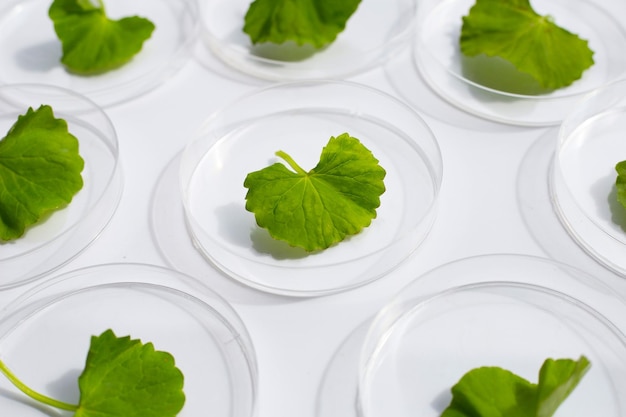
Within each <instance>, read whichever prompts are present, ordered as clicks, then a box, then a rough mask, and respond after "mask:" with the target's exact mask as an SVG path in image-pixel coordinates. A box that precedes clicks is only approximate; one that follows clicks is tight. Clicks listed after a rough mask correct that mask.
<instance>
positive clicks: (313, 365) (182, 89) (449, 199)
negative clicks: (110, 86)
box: [0, 0, 626, 417]
mask: <svg viewBox="0 0 626 417" xmlns="http://www.w3.org/2000/svg"><path fill="white" fill-rule="evenodd" d="M596 1H597V2H598V3H602V5H603V6H604V7H606V8H607V9H609V10H612V11H613V12H614V13H615V14H616V15H617V16H622V17H623V18H622V19H621V20H622V21H624V19H626V3H624V2H623V1H621V0H620V1H618V0H596ZM618 20H619V19H618ZM624 48H625V49H624V50H625V51H626V45H625V46H624ZM0 65H1V63H0ZM351 80H352V81H356V82H360V83H365V84H368V85H371V86H375V87H377V88H379V89H382V90H384V91H387V92H389V93H391V94H393V95H396V96H398V97H399V98H403V96H402V95H401V94H400V93H399V91H398V89H397V88H396V86H398V85H402V86H410V88H411V89H412V91H414V92H415V93H417V92H418V91H419V93H418V94H419V95H420V96H421V99H420V103H419V104H420V105H419V106H417V110H418V111H420V112H421V113H422V115H423V117H424V119H425V120H426V121H427V123H428V124H429V125H430V127H431V128H432V130H433V131H434V133H435V135H436V137H437V139H438V141H439V144H440V147H441V152H442V155H443V164H444V179H443V184H442V188H441V194H440V197H439V203H440V204H439V209H438V216H437V219H436V221H435V224H434V226H433V229H432V231H431V233H430V235H429V236H428V237H427V239H426V240H425V241H424V243H423V244H422V245H421V246H420V247H419V248H418V250H417V251H416V252H415V253H414V254H413V255H412V256H411V257H410V258H409V259H407V260H406V261H405V262H404V263H402V264H401V265H400V266H399V267H398V268H397V269H396V270H394V271H392V272H391V273H389V274H388V275H387V276H385V277H383V278H382V279H380V280H378V281H376V282H374V283H372V284H369V285H367V286H365V287H362V288H358V289H355V290H352V291H349V292H346V293H341V294H336V295H331V296H325V297H320V298H310V299H294V298H288V297H281V296H274V295H270V294H265V293H262V292H259V291H256V290H253V289H249V288H247V287H244V286H242V285H240V284H238V283H236V282H235V281H233V280H231V279H230V278H228V277H226V276H222V275H220V274H218V273H215V272H211V270H210V267H209V266H208V264H207V263H206V262H205V261H204V260H203V259H202V257H201V256H200V255H199V254H197V253H196V252H195V251H194V250H193V248H192V246H191V244H190V242H189V238H188V236H187V234H186V233H185V231H184V228H183V224H182V206H181V203H180V197H179V194H178V191H177V190H176V181H177V178H176V174H177V166H176V164H177V159H178V157H179V154H180V152H181V151H182V150H183V148H184V147H185V145H186V144H187V142H188V141H189V140H190V138H191V137H192V135H193V132H194V130H195V129H196V128H197V127H198V126H199V125H200V124H201V122H202V121H203V120H204V119H205V118H206V117H207V116H208V115H209V114H211V113H212V112H213V111H215V110H216V109H218V108H220V107H221V106H223V105H224V104H227V103H229V102H230V101H232V100H233V99H235V98H237V97H239V96H240V95H242V94H244V93H246V92H248V91H252V90H253V89H256V88H258V87H259V86H261V85H265V84H266V83H265V82H261V81H257V80H252V79H250V78H248V77H246V76H243V75H241V74H236V73H235V72H233V71H232V70H230V69H228V68H226V67H224V66H223V65H221V64H220V63H219V62H217V61H216V60H215V59H210V58H208V59H207V57H203V58H201V59H198V57H193V58H192V59H190V60H189V62H188V63H187V64H186V65H185V66H184V67H183V68H182V69H181V71H180V72H179V73H177V74H176V75H175V76H174V77H173V78H171V79H170V80H168V81H167V82H166V83H165V84H163V85H162V86H160V87H159V88H157V89H155V90H154V91H152V92H150V93H148V94H146V95H144V96H141V97H138V98H137V99H134V100H132V101H130V102H128V103H125V104H121V105H117V106H114V107H111V108H107V109H105V110H106V112H107V114H108V115H109V117H110V118H111V120H112V122H113V124H114V126H115V128H116V130H117V134H118V137H119V142H120V162H121V164H122V167H123V170H124V177H125V185H124V191H123V195H122V199H121V202H120V205H119V208H118V210H117V212H116V214H115V215H114V217H113V219H112V221H111V223H110V224H109V225H108V226H107V228H106V229H105V230H104V231H103V233H102V235H101V236H100V237H99V238H98V239H97V241H96V242H95V243H94V244H93V245H91V246H90V247H89V248H88V249H87V250H86V251H85V252H84V253H83V254H81V255H80V256H79V257H78V258H76V259H75V260H74V261H72V262H71V263H69V264H68V265H66V266H65V267H64V268H62V269H61V270H60V271H58V272H57V273H56V274H58V273H61V272H63V271H69V270H73V269H76V268H80V267H84V266H90V265H97V264H105V263H118V262H133V263H149V264H156V265H163V266H169V267H172V268H175V269H179V270H182V271H183V272H186V273H188V274H190V275H192V276H195V277H197V278H199V279H201V280H204V281H205V282H206V283H207V285H209V286H210V287H211V288H213V289H215V290H216V291H217V292H219V293H220V294H221V295H222V296H223V297H224V298H226V299H227V300H228V301H229V302H230V303H231V304H232V305H233V307H234V308H235V309H236V311H237V312H238V313H239V314H240V316H241V318H242V319H243V321H244V322H245V324H246V326H247V328H248V330H249V332H250V335H251V337H252V340H253V343H254V346H255V350H256V355H257V360H258V365H259V391H258V413H257V414H258V416H259V417H293V416H298V417H313V416H319V417H322V416H323V417H327V416H335V415H336V416H348V417H351V414H350V413H351V412H352V413H353V411H352V410H351V405H352V404H351V401H353V400H354V397H353V396H354V390H355V388H356V387H355V386H354V383H355V382H356V381H355V376H354V375H353V374H351V373H350V371H351V370H353V365H354V363H355V360H356V355H358V341H359V340H360V339H359V338H361V337H362V334H363V331H364V328H365V326H366V324H367V321H368V320H370V319H371V317H372V316H373V315H374V314H375V313H376V312H377V311H378V310H379V309H380V308H381V307H382V306H384V305H385V304H386V303H387V302H388V301H389V300H390V299H391V298H392V297H393V295H394V294H396V293H397V292H398V291H399V290H400V289H401V288H402V287H403V286H404V285H406V284H407V283H409V282H411V281H412V280H414V279H416V278H417V277H418V276H420V274H422V273H424V272H425V271H428V270H430V269H431V268H433V267H436V266H439V265H442V264H444V263H447V262H450V261H453V260H456V259H460V258H464V257H468V256H473V255H482V254H491V253H515V254H530V255H538V256H543V257H549V258H553V259H556V260H559V261H562V262H565V263H568V264H571V265H574V266H578V267H581V268H583V269H585V270H587V271H589V272H591V273H593V274H596V275H597V276H599V277H601V278H602V279H604V280H606V281H607V282H608V283H609V284H610V285H612V286H614V288H616V289H617V290H618V291H620V292H621V293H623V294H624V295H626V282H625V281H624V279H623V278H620V277H617V276H614V275H612V274H611V273H609V272H608V271H606V270H605V269H604V268H603V267H601V266H600V265H599V264H597V263H596V262H594V261H593V260H592V259H591V258H590V257H589V256H588V255H586V254H585V253H584V252H583V251H582V250H581V249H579V248H578V246H577V245H576V244H575V243H574V242H573V241H572V239H571V238H570V237H569V235H568V234H567V233H566V232H565V230H564V229H563V227H562V226H561V224H560V223H559V221H558V219H557V217H556V215H555V214H554V212H553V210H552V207H551V205H550V200H549V196H548V194H547V181H548V177H547V175H548V168H549V163H550V158H551V156H552V153H553V149H554V146H555V144H556V127H551V128H526V127H524V128H522V127H513V126H506V125H503V124H497V123H492V122H489V121H486V120H482V119H479V118H477V117H474V116H470V115H468V114H466V113H464V112H462V111H460V110H458V109H456V108H454V107H452V106H450V105H449V104H447V103H446V102H445V101H443V100H442V99H441V98H439V97H438V96H436V95H434V94H433V93H432V91H430V90H429V88H428V87H427V86H426V85H425V84H424V82H423V81H422V80H421V79H420V78H419V75H418V73H417V72H416V71H415V69H414V68H413V67H412V64H411V60H410V58H409V55H408V49H406V50H404V51H402V53H400V54H398V56H397V57H395V58H394V59H393V60H391V61H390V62H388V63H386V64H385V65H384V66H382V67H379V68H375V69H372V70H370V71H368V72H366V73H363V74H360V75H358V76H355V77H352V78H351ZM166 219H171V221H167V222H166ZM154 222H157V223H158V224H156V225H155V224H153V223H154ZM155 226H156V229H158V230H159V231H156V229H155ZM164 236H165V239H164ZM168 243H169V244H168ZM625 255H626V254H625ZM25 289H26V288H25V287H20V288H17V289H14V290H10V291H5V292H2V293H0V302H3V303H5V302H7V301H9V300H10V299H12V298H13V297H15V296H16V295H17V294H19V293H21V292H22V291H24V290H25ZM625 330H626V329H625Z"/></svg>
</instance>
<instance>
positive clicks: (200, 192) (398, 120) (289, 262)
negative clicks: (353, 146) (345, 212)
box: [180, 81, 442, 296]
mask: <svg viewBox="0 0 626 417" xmlns="http://www.w3.org/2000/svg"><path fill="white" fill-rule="evenodd" d="M344 132H348V133H349V134H350V135H352V136H354V137H356V138H358V139H359V140H360V141H361V142H362V143H363V144H364V145H365V146H366V147H367V148H368V149H370V150H371V151H372V153H373V154H374V156H375V157H376V158H377V159H378V160H379V161H380V165H381V166H382V167H383V168H385V170H386V172H387V175H386V177H385V186H386V191H385V193H384V194H383V195H382V196H381V204H380V207H379V208H378V210H377V217H376V219H374V220H373V221H372V223H371V225H370V226H369V227H367V228H365V229H364V230H363V231H362V232H361V233H359V234H357V235H354V236H352V237H350V238H348V239H346V240H344V241H343V242H340V243H339V244H337V245H335V246H332V247H330V248H328V249H326V250H324V251H320V252H315V253H308V254H307V253H306V252H305V251H304V250H302V249H299V248H293V247H290V246H289V245H288V244H287V243H285V242H282V241H277V240H274V239H272V238H271V237H270V235H269V233H267V231H266V230H264V229H261V228H259V227H258V226H257V225H256V222H255V219H254V215H253V214H252V213H250V212H248V211H246V209H245V201H246V200H245V196H246V191H247V189H246V188H244V186H243V182H244V179H245V178H246V175H247V174H248V173H250V172H253V171H257V170H260V169H262V168H264V167H266V166H268V165H270V164H271V163H273V162H276V161H278V159H277V157H275V155H274V154H275V152H276V151H278V150H283V151H285V152H287V153H288V154H289V155H291V157H293V158H294V160H296V161H298V164H299V165H300V166H302V167H303V169H305V170H309V169H311V168H313V167H314V166H315V165H316V164H317V162H318V161H319V157H320V153H321V151H322V148H323V147H324V146H325V145H326V143H327V142H328V140H329V139H330V137H331V136H337V135H339V134H342V133H344ZM441 177H442V160H441V154H440V150H439V146H438V143H437V141H436V138H435V136H434V135H433V133H432V131H431V130H430V128H429V127H428V126H427V124H426V123H425V122H424V121H423V120H422V118H421V117H420V116H419V115H418V114H417V113H416V112H415V111H414V110H413V109H411V108H410V107H409V106H407V105H405V104H404V103H402V102H401V101H399V100H397V99H395V98H393V97H392V96H390V95H388V94H386V93H383V92H381V91H379V90H376V89H373V88H370V87H367V86H363V85H360V84H356V83H351V82H343V81H301V82H290V83H285V84H278V85H274V86H271V87H267V88H262V89H260V90H257V91H255V92H253V93H251V94H249V95H246V96H244V97H242V98H240V99H239V100H237V101H235V102H233V103H232V104H230V105H229V106H227V107H225V108H223V109H222V110H219V111H217V112H216V113H214V114H213V115H212V116H210V117H209V118H208V119H207V121H206V122H205V123H204V125H203V126H202V127H201V129H200V130H199V131H198V133H197V134H196V136H195V138H194V139H193V140H192V141H191V142H190V143H189V144H188V146H187V148H186V149H185V151H184V152H183V155H182V157H181V168H180V184H181V190H182V200H183V205H184V208H185V217H186V221H187V224H188V230H189V233H190V235H191V237H192V239H193V241H194V244H195V246H196V247H197V248H198V249H199V251H200V253H202V254H203V255H204V256H205V258H207V259H208V260H209V261H210V262H211V263H212V264H213V265H214V266H217V267H218V268H219V269H220V270H222V271H223V272H225V273H226V274H228V275H229V276H231V277H232V278H235V279H237V280H239V281H241V282H242V283H244V284H246V285H249V286H252V287H255V288H257V289H260V290H263V291H267V292H272V293H278V294H283V295H291V296H313V295H323V294H330V293H334V292H339V291H344V290H347V289H350V288H354V287H357V286H360V285H363V284H366V283H368V282H370V281H373V280H375V279H377V278H379V277H381V276H382V275H384V274H385V273H387V272H389V271H390V270H391V269H393V268H394V267H395V266H396V265H398V264H399V263H400V262H401V261H402V260H404V259H405V258H406V257H407V256H408V255H409V254H410V253H412V252H413V251H414V250H415V249H416V248H417V246H418V245H419V244H420V243H421V242H422V240H423V239H424V238H425V237H426V235H427V233H428V231H429V230H430V227H431V225H432V223H433V221H434V218H435V214H436V206H437V198H438V194H439V189H440V186H441Z"/></svg>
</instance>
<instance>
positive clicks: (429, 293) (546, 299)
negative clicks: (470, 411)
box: [358, 254, 626, 417]
mask: <svg viewBox="0 0 626 417" xmlns="http://www.w3.org/2000/svg"><path fill="white" fill-rule="evenodd" d="M625 309H626V303H625V302H624V299H623V298H620V297H618V296H617V295H616V294H615V293H614V292H613V291H612V290H611V289H610V288H609V287H607V286H605V285H604V284H603V283H602V282H601V281H599V280H596V279H595V278H593V277H592V276H590V275H587V274H586V273H584V272H582V271H580V270H577V269H574V268H571V267H569V266H567V265H564V264H560V263H556V262H553V261H551V260H547V259H543V258H537V257H531V256H525V255H504V254H503V255H483V256H477V257H473V258H467V259H462V260H459V261H454V262H451V263H449V264H446V265H443V266H440V267H438V268H435V269H434V270H431V271H430V272H428V273H426V274H425V275H423V276H422V277H420V278H418V279H416V280H415V281H413V282H412V283H411V284H409V285H408V286H406V287H405V288H404V289H403V290H401V291H400V292H399V293H398V295H397V296H396V297H395V298H394V299H393V300H392V301H391V302H390V303H389V304H387V306H385V307H384V308H383V309H381V310H380V312H379V313H378V315H377V316H376V317H375V318H374V320H373V321H372V324H371V326H370V329H369V331H368V334H367V336H366V339H365V342H364V344H363V348H362V356H361V365H360V377H359V386H358V392H359V394H358V398H359V400H358V409H359V412H358V414H359V416H361V417H375V416H389V415H393V416H397V417H405V416H406V417H408V416H415V415H419V416H423V417H438V416H440V415H441V413H442V412H443V410H444V409H445V408H446V407H447V406H448V405H449V404H450V400H451V398H452V395H451V393H450V388H451V387H452V386H453V385H454V384H455V383H456V382H458V380H459V379H460V378H461V377H462V376H463V375H464V374H465V373H466V372H468V371H470V370H471V369H474V368H477V367H482V366H499V367H501V368H504V369H508V370H510V371H512V372H514V373H516V374H518V375H520V376H522V377H523V378H525V379H527V380H528V381H530V382H534V383H536V382H537V379H538V372H539V368H540V367H541V365H542V363H543V361H544V360H546V359H547V358H554V359H557V358H570V359H578V358H579V357H580V356H581V355H584V356H586V357H587V358H588V359H589V360H590V362H591V368H590V370H589V371H588V372H587V374H586V375H585V376H584V378H583V379H582V381H581V382H580V384H579V386H578V387H577V388H576V389H575V390H574V391H573V392H572V394H571V395H570V397H569V398H568V399H567V401H565V402H564V403H563V404H562V405H561V406H560V407H559V411H558V414H559V415H567V416H571V417H583V416H589V415H602V416H607V417H622V416H624V415H625V414H624V413H625V410H626V398H625V397H624V396H623V395H622V394H621V393H622V392H623V390H624V387H625V384H626V336H625V335H624V333H623V329H624V320H623V317H624V311H625Z"/></svg>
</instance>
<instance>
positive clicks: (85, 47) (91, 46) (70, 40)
mask: <svg viewBox="0 0 626 417" xmlns="http://www.w3.org/2000/svg"><path fill="white" fill-rule="evenodd" d="M48 15H49V17H50V19H51V20H52V22H53V23H54V30H55V32H56V34H57V37H58V38H59V40H60V41H61V44H62V48H63V56H62V58H61V62H62V63H63V64H64V65H65V66H66V67H67V68H68V69H69V70H70V71H72V72H74V73H77V74H81V75H93V74H99V73H103V72H106V71H110V70H113V69H115V68H118V67H120V66H122V65H124V64H126V63H127V62H128V61H130V60H131V59H132V58H133V57H134V56H135V55H136V54H137V53H139V51H141V49H142V47H143V44H144V42H145V41H146V40H147V39H149V38H150V37H151V36H152V32H153V31H154V29H155V26H154V24H153V23H152V22H151V21H149V20H148V19H145V18H143V17H138V16H130V17H124V18H122V19H119V20H112V19H109V18H108V17H107V15H106V12H105V8H104V4H103V3H102V0H54V2H53V3H52V5H51V6H50V9H49V10H48Z"/></svg>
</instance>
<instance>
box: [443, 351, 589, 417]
mask: <svg viewBox="0 0 626 417" xmlns="http://www.w3.org/2000/svg"><path fill="white" fill-rule="evenodd" d="M589 366H590V363H589V360H588V359H587V358H586V357H584V356H581V357H580V359H579V360H578V361H574V360H571V359H558V360H553V359H547V360H546V361H545V362H544V363H543V365H542V367H541V370H540V371H539V381H538V383H537V384H533V383H531V382H528V381H527V380H525V379H524V378H522V377H520V376H518V375H515V374H514V373H512V372H510V371H507V370H505V369H502V368H499V367H482V368H476V369H472V370H471V371H469V372H468V373H466V374H465V375H464V376H463V377H462V378H461V379H460V380H459V382H458V383H457V384H456V385H454V387H452V401H451V402H450V405H449V406H448V408H446V409H445V410H444V412H443V413H442V414H441V417H551V416H552V415H553V414H554V413H555V412H556V410H557V408H558V407H559V406H560V405H561V404H562V403H563V401H565V399H566V398H567V397H568V396H569V394H570V393H571V392H572V391H573V390H574V388H575V387H576V386H577V385H578V383H579V382H580V380H581V379H582V377H583V376H584V374H585V373H586V372H587V370H588V369H589Z"/></svg>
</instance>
